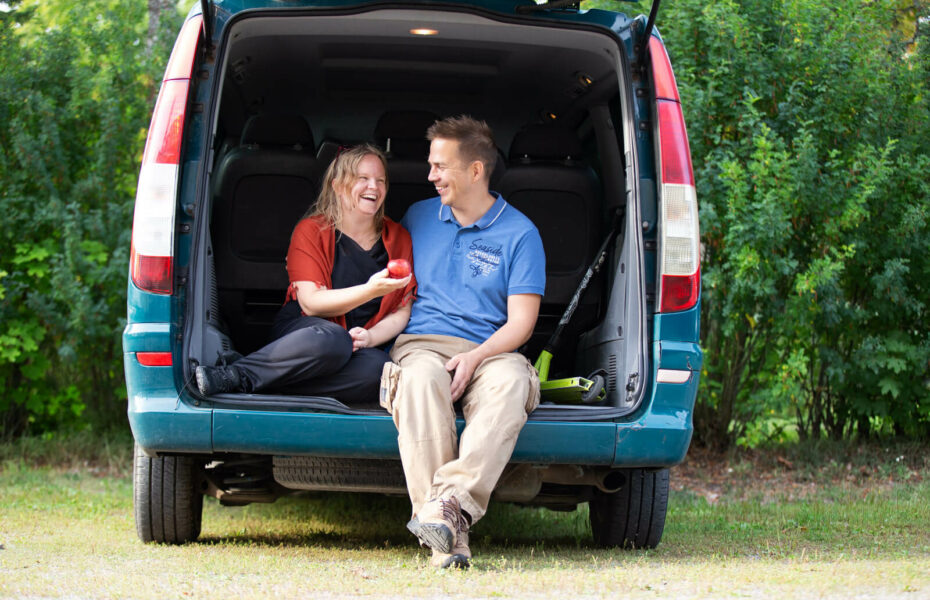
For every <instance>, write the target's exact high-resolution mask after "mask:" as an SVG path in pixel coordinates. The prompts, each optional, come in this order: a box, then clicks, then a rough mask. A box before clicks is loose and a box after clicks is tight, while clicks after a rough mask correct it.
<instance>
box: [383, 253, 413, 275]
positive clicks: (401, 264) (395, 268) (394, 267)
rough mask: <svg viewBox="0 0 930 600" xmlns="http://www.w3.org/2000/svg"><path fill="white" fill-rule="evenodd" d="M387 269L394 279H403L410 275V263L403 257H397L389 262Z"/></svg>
mask: <svg viewBox="0 0 930 600" xmlns="http://www.w3.org/2000/svg"><path fill="white" fill-rule="evenodd" d="M387 270H388V275H390V276H391V278H392V279H403V278H404V277H406V276H407V275H410V263H408V262H407V261H406V260H404V259H402V258H395V259H394V260H392V261H390V262H389V263H388V264H387Z"/></svg>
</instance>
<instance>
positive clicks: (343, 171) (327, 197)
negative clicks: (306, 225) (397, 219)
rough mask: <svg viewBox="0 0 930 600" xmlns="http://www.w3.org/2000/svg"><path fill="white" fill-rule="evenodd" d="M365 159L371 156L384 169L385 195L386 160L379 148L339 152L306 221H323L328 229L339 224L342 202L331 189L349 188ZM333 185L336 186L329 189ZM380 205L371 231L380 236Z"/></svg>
mask: <svg viewBox="0 0 930 600" xmlns="http://www.w3.org/2000/svg"><path fill="white" fill-rule="evenodd" d="M366 156H375V157H377V159H378V160H380V161H381V166H382V167H384V191H385V195H387V187H388V179H387V158H386V157H385V156H384V152H382V151H381V149H380V148H378V147H377V146H375V145H373V144H367V143H366V144H359V145H358V146H353V147H351V148H348V149H346V150H342V149H340V151H339V153H338V154H337V155H336V158H334V159H333V162H331V163H329V166H328V167H327V168H326V173H325V174H324V175H323V183H322V185H321V187H320V195H319V196H317V199H316V202H315V203H314V204H313V206H311V207H310V209H309V210H308V211H307V214H305V215H304V218H306V217H318V216H319V217H323V218H324V219H325V220H326V222H327V223H328V224H329V226H330V227H335V226H336V225H338V224H339V222H340V221H342V202H340V201H339V195H338V194H337V193H336V189H335V188H340V189H343V188H345V187H347V186H349V185H350V184H351V182H352V181H353V180H354V179H355V178H356V177H357V176H358V166H359V164H361V162H362V159H364V158H365V157H366ZM333 182H336V185H333ZM384 204H385V203H384V202H382V203H381V208H379V209H378V212H377V213H375V231H377V232H378V233H381V231H382V230H383V228H384Z"/></svg>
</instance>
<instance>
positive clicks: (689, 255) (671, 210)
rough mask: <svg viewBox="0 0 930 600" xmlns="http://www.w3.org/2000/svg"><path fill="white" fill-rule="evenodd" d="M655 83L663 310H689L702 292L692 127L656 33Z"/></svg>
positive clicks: (653, 42) (652, 52)
mask: <svg viewBox="0 0 930 600" xmlns="http://www.w3.org/2000/svg"><path fill="white" fill-rule="evenodd" d="M649 52H650V55H651V57H652V80H653V83H654V85H655V97H656V122H657V125H658V142H659V148H658V152H657V155H658V158H659V174H660V177H661V180H660V181H659V207H660V223H659V311H660V312H675V311H680V310H686V309H689V308H691V307H693V306H694V305H695V304H697V301H698V296H699V295H700V292H701V264H700V254H699V252H700V230H699V227H698V211H697V194H696V193H695V189H694V171H693V170H692V168H691V151H690V149H689V148H688V132H687V131H686V130H685V119H684V116H683V115H682V112H681V100H680V98H679V96H678V86H677V85H676V84H675V75H674V73H673V72H672V64H671V62H670V61H669V59H668V53H666V51H665V46H664V45H663V44H662V42H661V40H659V38H657V37H651V38H650V39H649Z"/></svg>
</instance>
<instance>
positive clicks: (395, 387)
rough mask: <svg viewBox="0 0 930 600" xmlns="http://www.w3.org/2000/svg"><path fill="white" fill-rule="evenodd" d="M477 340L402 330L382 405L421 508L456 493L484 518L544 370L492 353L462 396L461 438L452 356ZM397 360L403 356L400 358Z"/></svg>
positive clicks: (413, 497)
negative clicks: (394, 428)
mask: <svg viewBox="0 0 930 600" xmlns="http://www.w3.org/2000/svg"><path fill="white" fill-rule="evenodd" d="M477 345H478V344H476V343H474V342H470V341H468V340H464V339H461V338H457V337H451V336H444V335H401V336H400V337H398V338H397V342H396V343H395V344H394V349H393V350H392V351H391V358H392V359H393V360H394V363H387V364H386V365H384V372H383V374H382V377H381V406H383V407H384V408H385V409H387V411H388V412H390V413H391V415H392V416H393V418H394V424H395V425H396V426H397V444H398V446H399V447H400V458H401V462H402V463H403V466H404V475H405V476H406V478H407V491H408V492H409V494H410V502H411V504H412V505H413V514H414V515H416V514H417V513H418V512H419V510H420V508H421V507H422V506H423V504H424V503H426V501H428V500H430V499H432V498H439V497H448V496H455V497H456V498H457V499H458V501H459V503H460V504H461V505H462V509H463V510H465V511H466V512H468V514H469V515H471V518H472V522H475V521H477V520H478V519H480V518H481V517H482V516H484V513H485V512H486V511H487V509H488V501H489V500H490V499H491V492H493V491H494V486H495V485H497V480H498V479H499V478H500V475H501V472H502V471H503V470H504V467H505V466H507V462H508V461H509V460H510V455H511V454H512V453H513V448H514V446H515V445H516V443H517V436H518V435H519V433H520V430H521V429H522V428H523V424H524V423H526V418H527V415H529V413H531V412H532V411H533V410H534V409H535V408H536V407H537V406H538V405H539V377H538V375H537V374H536V370H535V369H534V368H533V366H532V365H530V363H529V361H527V359H526V358H525V357H524V356H522V355H521V354H517V353H516V352H508V353H506V354H498V355H497V356H492V357H491V358H488V359H487V360H485V361H484V362H483V363H481V364H480V365H479V366H478V368H477V369H476V370H475V374H474V376H473V377H472V380H471V382H470V383H469V384H468V387H467V388H465V393H464V394H463V395H462V398H461V399H460V402H461V406H462V412H463V414H464V415H465V430H464V431H463V432H462V437H461V439H458V435H457V431H456V427H455V412H454V409H453V406H452V398H451V391H450V388H451V383H452V375H451V373H449V372H448V371H446V369H445V364H446V362H447V361H448V360H449V359H450V358H452V357H453V356H455V355H456V354H461V353H462V352H468V351H469V350H471V349H473V348H475V347H476V346H477ZM395 363H397V364H395Z"/></svg>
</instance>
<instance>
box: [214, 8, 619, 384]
mask: <svg viewBox="0 0 930 600" xmlns="http://www.w3.org/2000/svg"><path fill="white" fill-rule="evenodd" d="M409 12H411V14H410V15H408V16H406V17H404V18H400V17H397V18H395V19H393V20H389V21H386V20H384V19H383V18H377V17H376V15H371V16H370V17H364V18H359V17H358V16H356V18H347V17H340V16H338V15H335V16H333V17H332V18H331V19H330V18H328V17H319V16H308V17H306V18H294V17H289V18H288V19H283V18H273V17H267V18H258V17H255V18H248V19H242V20H241V21H238V22H237V23H235V24H233V25H232V26H231V28H230V31H231V33H230V38H229V42H228V45H227V47H226V48H225V54H221V55H220V57H219V58H218V61H217V64H218V65H219V66H220V68H222V72H223V77H222V84H221V85H222V94H221V100H220V105H219V107H218V112H217V113H216V115H217V117H216V123H215V131H216V135H215V136H214V138H213V139H214V142H213V151H214V161H213V166H212V174H211V176H210V189H211V195H212V217H211V226H210V233H211V238H212V246H213V263H214V265H213V267H214V269H215V281H216V292H217V297H216V305H217V306H218V313H219V319H218V320H219V321H220V323H221V325H222V328H223V329H224V330H225V331H226V333H227V334H228V336H229V338H230V339H231V342H232V346H233V348H234V349H235V350H236V351H238V352H241V353H243V354H244V353H248V352H250V351H252V350H255V349H257V348H258V347H260V346H261V345H263V344H264V343H265V342H266V341H267V336H268V332H269V327H270V323H271V321H272V319H273V317H274V315H275V313H276V311H277V310H278V309H279V308H280V306H281V305H282V303H283V301H284V295H285V291H286V288H287V285H288V281H287V273H286V271H285V266H284V259H285V254H286V252H287V248H288V244H289V241H290V235H291V232H292V230H293V228H294V226H295V225H296V223H297V221H298V220H299V219H300V218H301V217H302V216H303V215H305V214H306V213H307V211H308V210H309V209H310V208H311V207H312V205H313V202H314V199H315V197H316V195H317V193H318V190H319V185H320V181H321V179H322V176H323V172H324V171H325V169H326V167H327V165H328V164H329V163H330V161H331V160H332V159H333V158H334V157H335V156H336V153H337V152H338V151H339V148H340V147H344V146H350V145H353V144H356V143H359V142H363V141H369V142H374V143H375V144H377V145H378V146H380V147H381V148H382V149H384V150H385V152H386V154H387V157H388V180H389V190H388V196H387V201H386V213H387V215H388V216H389V217H391V218H393V219H394V220H400V219H401V217H403V215H404V212H405V211H406V209H407V207H409V206H410V205H411V204H412V203H414V202H416V201H418V200H422V199H425V198H429V197H432V196H435V189H434V188H433V186H432V185H431V184H430V183H429V182H428V181H427V173H428V171H429V167H428V164H427V155H428V152H429V143H428V142H427V140H426V138H425V132H426V129H427V128H428V127H429V126H430V124H432V123H433V121H435V120H436V119H437V118H441V117H446V116H450V115H457V114H470V115H472V116H474V117H477V118H480V119H484V120H486V121H487V122H488V123H489V124H490V125H491V127H492V128H493V129H494V131H495V137H496V141H497V144H498V147H499V157H498V161H497V165H496V166H495V168H494V171H493V175H492V178H491V189H492V190H495V191H498V192H500V193H501V194H502V195H503V196H504V198H505V199H506V200H507V201H508V202H509V203H510V204H512V205H513V206H515V207H516V208H517V209H519V210H520V211H521V212H523V213H524V214H526V215H527V216H528V217H529V218H530V219H532V221H533V222H534V223H535V224H536V226H537V227H538V229H539V231H540V234H541V236H542V239H543V244H544V248H545V252H546V259H547V260H546V262H547V266H546V275H547V285H546V294H545V297H544V299H543V306H542V310H541V313H540V318H539V321H538V323H537V327H536V333H535V334H534V336H533V339H532V340H531V341H530V342H529V343H528V344H527V346H526V347H525V348H524V349H523V352H524V353H525V354H526V355H527V356H528V357H529V358H530V359H531V361H532V360H535V358H536V356H537V355H538V353H539V351H540V350H541V348H542V346H543V344H544V343H545V341H546V340H547V338H548V337H549V335H550V334H551V332H552V331H553V330H554V328H555V326H556V323H557V322H558V320H559V318H560V317H561V315H562V313H563V311H564V310H565V307H566V306H567V304H568V303H569V301H570V299H571V297H572V295H573V293H574V291H575V289H576V287H577V286H578V284H579V282H580V281H581V279H582V277H583V275H584V273H585V271H586V269H587V268H588V266H589V264H590V263H591V261H592V260H593V259H594V256H595V254H596V253H597V249H598V248H599V246H600V245H601V242H602V241H603V239H604V237H605V236H606V235H607V233H608V229H609V227H608V224H609V223H611V222H613V215H614V214H615V213H617V212H618V211H622V209H623V204H624V203H623V199H624V197H625V190H624V187H625V186H624V183H623V173H624V165H623V164H622V160H621V158H620V157H622V155H623V152H622V151H621V150H620V146H621V144H620V140H619V139H618V138H619V133H620V132H619V131H616V130H614V129H613V127H614V126H615V125H614V124H619V123H622V119H621V118H620V116H619V114H618V113H619V110H620V109H619V105H620V98H619V93H618V76H617V72H618V69H619V68H620V62H619V59H618V58H617V57H618V56H619V53H618V52H617V49H616V46H615V45H614V47H613V49H612V51H611V50H610V44H612V43H613V42H611V41H610V40H609V39H608V38H607V37H606V36H603V35H598V34H595V33H591V32H587V31H571V30H562V29H558V30H557V29H551V28H545V27H525V26H516V25H507V24H501V25H500V27H496V28H491V29H492V30H490V31H483V30H482V31H480V32H477V33H476V30H475V29H474V27H475V25H474V23H473V22H472V19H471V18H470V17H469V16H468V15H464V16H462V15H459V16H451V15H450V16H447V17H446V20H445V21H443V22H442V23H440V24H438V25H434V27H435V29H434V31H438V33H436V34H435V35H419V34H416V33H413V30H414V29H415V28H416V27H418V26H421V24H422V23H424V22H425V21H422V20H421V19H419V18H417V16H418V15H419V16H420V17H422V16H424V15H425V13H422V12H420V13H415V12H413V11H409ZM607 287H608V286H607V285H606V284H605V281H604V277H603V275H602V276H601V277H599V278H597V279H595V280H594V281H593V282H592V284H591V285H590V287H589V289H588V290H587V292H586V293H585V295H584V296H583V297H582V300H581V302H580V304H579V306H578V309H577V311H576V312H575V315H574V318H573V319H572V321H571V323H570V325H569V326H568V329H567V331H566V333H565V335H564V336H563V339H564V340H566V342H567V343H566V344H565V346H564V347H563V348H561V350H562V351H561V352H557V353H556V355H555V360H554V362H553V373H554V374H556V375H557V374H558V373H559V372H560V371H561V372H568V371H570V370H571V369H572V361H573V357H574V348H573V347H572V340H576V339H577V337H578V335H579V334H580V333H581V332H584V331H586V330H588V329H590V328H591V327H593V326H594V325H595V324H596V323H597V322H598V321H599V319H600V318H601V317H602V316H603V312H604V304H605V298H606V292H607Z"/></svg>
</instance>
